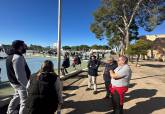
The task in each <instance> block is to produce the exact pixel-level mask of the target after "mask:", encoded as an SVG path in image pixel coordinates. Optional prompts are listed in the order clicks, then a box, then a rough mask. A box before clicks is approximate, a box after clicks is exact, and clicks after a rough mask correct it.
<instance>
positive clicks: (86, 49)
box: [79, 45, 90, 51]
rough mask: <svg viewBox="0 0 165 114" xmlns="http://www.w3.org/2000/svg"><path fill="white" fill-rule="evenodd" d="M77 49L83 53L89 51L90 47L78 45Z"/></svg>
mask: <svg viewBox="0 0 165 114" xmlns="http://www.w3.org/2000/svg"><path fill="white" fill-rule="evenodd" d="M79 49H80V50H83V51H88V50H89V49H90V47H89V46H88V45H80V46H79Z"/></svg>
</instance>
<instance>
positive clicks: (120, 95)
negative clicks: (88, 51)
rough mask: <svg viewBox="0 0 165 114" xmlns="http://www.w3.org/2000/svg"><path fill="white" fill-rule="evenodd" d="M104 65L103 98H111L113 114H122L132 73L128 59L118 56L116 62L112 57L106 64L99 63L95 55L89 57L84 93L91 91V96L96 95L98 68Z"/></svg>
mask: <svg viewBox="0 0 165 114" xmlns="http://www.w3.org/2000/svg"><path fill="white" fill-rule="evenodd" d="M100 64H103V65H104V70H103V79H104V83H105V88H106V96H105V98H106V99H107V98H111V100H112V105H113V110H114V111H113V113H114V114H123V103H124V94H125V92H127V91H128V86H129V81H130V79H131V74H132V71H131V69H130V67H129V65H128V58H127V57H126V56H120V57H119V59H118V61H115V60H114V58H113V57H109V58H108V60H107V61H106V62H100V61H99V60H97V59H96V56H95V55H92V56H91V59H90V60H89V62H88V87H87V88H86V91H89V90H92V88H91V85H92V84H93V89H94V91H93V94H97V93H98V91H97V76H98V67H99V65H100Z"/></svg>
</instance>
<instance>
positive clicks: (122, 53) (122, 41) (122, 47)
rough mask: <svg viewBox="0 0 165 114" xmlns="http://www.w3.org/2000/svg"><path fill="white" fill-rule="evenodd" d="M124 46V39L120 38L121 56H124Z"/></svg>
mask: <svg viewBox="0 0 165 114" xmlns="http://www.w3.org/2000/svg"><path fill="white" fill-rule="evenodd" d="M125 44H126V43H125V40H124V38H122V40H121V50H120V54H121V55H125V48H126V45H125Z"/></svg>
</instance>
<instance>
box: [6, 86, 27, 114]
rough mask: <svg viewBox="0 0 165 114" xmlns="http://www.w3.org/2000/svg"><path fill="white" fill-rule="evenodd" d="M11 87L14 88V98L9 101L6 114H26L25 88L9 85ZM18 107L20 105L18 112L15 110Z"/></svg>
mask: <svg viewBox="0 0 165 114" xmlns="http://www.w3.org/2000/svg"><path fill="white" fill-rule="evenodd" d="M11 86H12V87H13V88H14V91H15V93H14V96H13V98H12V99H11V101H10V103H9V106H8V109H7V114H18V112H19V114H26V110H25V103H26V98H27V91H26V88H25V87H23V86H20V85H14V84H11ZM18 105H20V110H19V111H18V110H17V107H18Z"/></svg>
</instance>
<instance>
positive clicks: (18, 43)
mask: <svg viewBox="0 0 165 114" xmlns="http://www.w3.org/2000/svg"><path fill="white" fill-rule="evenodd" d="M23 45H25V43H24V41H22V40H15V41H13V42H12V48H13V49H15V50H18V49H19V48H20V47H21V46H23Z"/></svg>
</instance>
